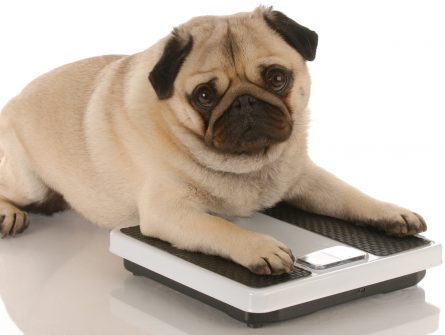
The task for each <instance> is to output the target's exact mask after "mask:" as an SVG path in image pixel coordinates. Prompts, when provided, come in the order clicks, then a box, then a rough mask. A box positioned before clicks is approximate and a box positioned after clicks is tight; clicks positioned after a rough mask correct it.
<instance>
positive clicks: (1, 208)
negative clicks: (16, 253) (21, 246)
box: [0, 200, 29, 238]
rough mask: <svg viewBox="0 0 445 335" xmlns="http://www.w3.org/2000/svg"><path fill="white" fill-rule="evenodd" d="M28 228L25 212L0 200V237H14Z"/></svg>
mask: <svg viewBox="0 0 445 335" xmlns="http://www.w3.org/2000/svg"><path fill="white" fill-rule="evenodd" d="M28 226H29V218H28V215H27V214H26V213H25V212H22V211H21V210H20V209H18V208H16V207H15V206H13V205H11V204H9V203H7V202H5V201H3V200H0V236H1V238H5V237H6V236H8V235H11V236H13V237H15V235H16V234H20V233H22V232H23V231H24V230H25V229H26V228H28Z"/></svg>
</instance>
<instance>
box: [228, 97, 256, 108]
mask: <svg viewBox="0 0 445 335" xmlns="http://www.w3.org/2000/svg"><path fill="white" fill-rule="evenodd" d="M257 101H258V100H257V98H255V97H253V96H251V95H248V94H245V95H240V96H239V97H237V98H236V99H235V101H234V102H233V104H232V107H234V108H240V109H242V110H243V109H251V108H252V107H253V106H254V105H255V104H256V102H257Z"/></svg>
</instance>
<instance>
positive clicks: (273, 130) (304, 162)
mask: <svg viewBox="0 0 445 335" xmlns="http://www.w3.org/2000/svg"><path fill="white" fill-rule="evenodd" d="M317 42H318V36H317V34H316V33H315V32H314V31H312V30H310V29H308V28H306V27H304V26H302V25H300V24H298V23H297V22H295V21H293V20H292V19H290V18H289V17H287V16H286V15H285V14H283V13H281V12H279V11H275V10H273V9H272V8H266V7H259V8H257V9H256V10H254V11H253V12H250V13H238V14H235V15H230V16H204V17H196V18H193V19H191V20H190V21H188V22H187V23H185V24H182V25H180V26H179V27H177V28H175V29H174V30H173V32H172V33H171V34H170V35H168V36H167V37H165V38H163V39H162V40H160V41H159V42H158V43H156V44H155V45H153V46H152V47H150V48H149V49H147V50H145V51H143V52H141V53H138V54H135V55H131V56H101V57H96V58H90V59H85V60H81V61H78V62H75V63H71V64H68V65H64V66H62V67H60V68H57V69H55V70H53V71H51V72H49V73H47V74H44V75H43V76H41V77H39V78H37V79H36V80H34V81H33V82H31V83H30V84H29V85H28V86H27V87H26V88H25V89H24V90H23V91H22V92H21V93H20V94H19V95H18V96H17V97H15V98H13V99H12V100H11V101H10V102H9V103H8V104H7V105H6V107H5V108H4V110H3V112H2V113H1V117H0V157H1V163H0V215H1V218H2V219H1V234H2V237H6V236H8V235H11V236H15V235H16V234H19V233H22V232H23V231H24V230H25V229H26V228H27V227H28V225H29V217H28V215H27V212H40V213H45V214H51V213H54V212H56V211H60V210H63V209H66V208H73V209H75V210H77V211H78V212H79V213H81V214H82V215H84V216H85V217H86V218H87V219H88V220H90V221H92V222H94V223H97V224H99V225H101V226H105V227H109V228H113V227H115V226H117V225H119V224H122V223H134V224H139V225H140V230H141V232H142V234H144V235H146V236H151V237H156V238H159V239H162V240H165V241H167V242H169V243H171V244H172V245H174V246H176V247H177V248H181V249H185V250H190V251H199V252H202V253H207V254H213V255H219V256H222V257H225V258H228V259H231V260H233V261H234V262H237V263H239V264H241V265H242V266H244V267H246V268H248V269H249V270H250V271H252V272H254V273H256V274H260V275H269V274H273V275H277V274H282V273H288V272H290V271H292V269H293V267H294V256H293V255H292V252H291V250H290V249H289V248H288V247H287V246H286V245H284V244H283V243H282V242H280V241H278V240H276V239H275V238H273V237H271V236H267V235H264V234H260V233H257V232H252V231H248V230H246V229H243V228H242V227H240V226H238V225H236V224H234V223H232V222H230V221H229V220H228V219H225V218H224V217H247V216H250V215H251V214H252V213H254V212H256V211H260V210H262V209H265V208H268V207H271V206H274V204H276V203H277V202H279V201H287V202H289V203H291V204H293V205H295V206H297V207H298V208H301V209H304V210H307V211H310V212H313V213H318V214H323V215H328V216H331V217H335V218H340V219H343V220H347V221H350V222H351V223H360V224H365V225H369V226H372V227H375V228H377V229H380V230H383V231H385V232H386V233H388V234H390V235H396V236H403V235H412V234H416V233H419V232H423V231H425V230H426V225H425V222H424V220H423V219H422V217H421V216H420V215H418V214H416V213H414V212H411V211H409V210H407V209H404V208H401V207H398V206H396V205H393V204H389V203H385V202H381V201H378V200H375V199H373V198H371V197H369V196H367V195H365V194H363V193H361V192H360V191H358V190H357V189H355V188H353V187H352V186H350V185H348V184H346V183H345V182H343V181H341V180H339V179H337V178H336V177H335V176H334V175H332V174H330V173H329V172H327V171H325V170H323V169H322V168H320V167H318V166H317V165H316V164H315V163H313V162H312V161H311V159H310V158H309V156H308V152H307V140H306V138H307V124H308V111H307V105H308V100H309V95H310V78H309V74H308V69H307V66H306V62H307V61H312V60H314V58H315V54H316V50H317Z"/></svg>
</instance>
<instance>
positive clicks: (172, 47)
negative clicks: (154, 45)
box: [148, 32, 193, 100]
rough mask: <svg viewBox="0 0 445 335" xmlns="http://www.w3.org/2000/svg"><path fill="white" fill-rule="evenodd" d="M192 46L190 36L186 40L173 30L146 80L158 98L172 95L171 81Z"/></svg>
mask: <svg viewBox="0 0 445 335" xmlns="http://www.w3.org/2000/svg"><path fill="white" fill-rule="evenodd" d="M192 46H193V39H192V38H191V37H190V38H189V39H188V41H186V40H183V39H182V38H180V37H179V36H178V35H177V34H176V33H175V32H173V36H172V37H171V38H170V39H169V40H168V41H167V44H166V45H165V48H164V52H163V53H162V56H161V59H159V61H158V62H157V64H156V65H155V67H154V68H153V70H151V72H150V74H149V75H148V80H149V81H150V83H151V85H152V86H153V88H154V90H155V92H156V94H157V95H158V98H159V99H161V100H163V99H167V98H170V97H171V96H172V94H173V83H174V82H175V79H176V76H177V75H178V73H179V70H180V69H181V66H182V64H183V63H184V61H185V59H186V57H187V56H188V54H189V53H190V51H191V50H192Z"/></svg>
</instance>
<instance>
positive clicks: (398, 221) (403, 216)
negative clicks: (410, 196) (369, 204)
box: [370, 204, 427, 236]
mask: <svg viewBox="0 0 445 335" xmlns="http://www.w3.org/2000/svg"><path fill="white" fill-rule="evenodd" d="M378 212H379V213H378V217H376V218H372V219H371V221H370V224H371V225H372V226H374V227H375V228H377V229H379V230H383V231H384V232H385V233H387V234H388V235H392V236H406V235H414V234H418V233H421V232H424V231H426V229H427V227H426V223H425V220H424V219H423V218H422V217H421V216H420V215H419V214H417V213H414V212H411V211H409V210H407V209H405V208H401V207H398V206H395V205H391V204H385V205H384V206H383V208H382V209H381V210H379V211H378Z"/></svg>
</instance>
